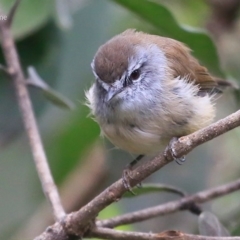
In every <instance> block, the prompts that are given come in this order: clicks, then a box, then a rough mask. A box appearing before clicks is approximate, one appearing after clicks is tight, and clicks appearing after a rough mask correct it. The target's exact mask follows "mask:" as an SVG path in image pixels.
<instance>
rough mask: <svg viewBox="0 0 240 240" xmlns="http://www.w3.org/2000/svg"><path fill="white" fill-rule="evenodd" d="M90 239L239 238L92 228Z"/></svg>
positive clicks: (217, 239)
mask: <svg viewBox="0 0 240 240" xmlns="http://www.w3.org/2000/svg"><path fill="white" fill-rule="evenodd" d="M90 236H91V237H99V238H100V237H101V238H104V239H110V240H173V239H174V240H240V237H213V236H199V235H193V234H186V233H183V232H180V231H166V232H163V233H158V234H156V233H155V234H154V233H142V232H137V233H136V232H129V231H120V230H113V229H108V228H93V229H92V232H91V233H90Z"/></svg>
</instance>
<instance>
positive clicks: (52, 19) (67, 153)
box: [0, 0, 240, 239]
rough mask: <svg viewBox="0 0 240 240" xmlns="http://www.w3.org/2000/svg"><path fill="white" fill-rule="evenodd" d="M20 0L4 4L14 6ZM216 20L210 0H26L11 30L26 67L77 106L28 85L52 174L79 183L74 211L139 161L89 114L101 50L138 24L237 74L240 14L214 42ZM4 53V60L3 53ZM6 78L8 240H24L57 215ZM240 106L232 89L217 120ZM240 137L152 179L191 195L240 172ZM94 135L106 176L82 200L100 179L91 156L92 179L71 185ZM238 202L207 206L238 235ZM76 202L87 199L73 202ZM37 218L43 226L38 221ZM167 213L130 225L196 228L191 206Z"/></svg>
mask: <svg viewBox="0 0 240 240" xmlns="http://www.w3.org/2000/svg"><path fill="white" fill-rule="evenodd" d="M13 2H14V1H12V0H11V1H10V0H1V1H0V3H1V5H2V7H3V8H4V9H5V11H6V12H7V10H8V9H9V8H10V6H11V5H12V3H13ZM169 2H171V4H170V3H169ZM210 17H211V9H210V7H209V5H208V4H207V2H206V1H192V0H178V1H176V0H171V1H166V0H158V1H146V0H141V1H140V0H131V1H129V0H112V1H111V0H98V1H96V0H88V1H83V0H71V1H64V0H56V1H53V0H41V1H40V0H22V3H21V5H20V7H19V11H18V12H17V15H16V19H15V21H14V26H13V33H14V36H15V37H16V41H17V47H18V50H19V55H20V58H21V61H22V64H23V68H24V70H25V72H27V67H28V66H30V65H32V66H34V67H35V68H36V70H37V71H38V73H39V75H40V76H41V77H42V78H43V79H44V80H45V81H46V83H48V84H49V85H50V86H51V87H52V88H53V89H55V90H57V91H58V92H60V93H62V94H63V95H64V96H66V97H67V98H68V99H70V100H71V101H72V102H73V103H74V104H75V109H74V110H72V111H67V110H65V109H61V108H58V107H56V106H54V105H53V104H52V103H50V102H49V101H48V100H46V98H44V95H43V94H42V92H41V90H39V89H35V88H31V87H30V88H29V90H30V92H31V97H32V100H33V103H34V109H35V112H36V115H37V118H38V123H39V127H40V131H41V134H42V138H43V142H44V145H45V148H46V152H47V156H48V158H49V162H50V166H51V169H52V171H53V175H54V178H55V180H56V182H57V183H58V184H59V187H60V189H65V188H64V187H66V186H74V187H72V188H73V189H70V190H72V191H70V193H69V194H67V196H66V200H65V201H64V202H66V205H69V206H70V207H69V210H74V209H78V208H79V207H80V205H81V204H83V203H84V201H87V199H89V198H91V197H92V196H94V195H96V194H97V193H98V192H99V191H101V190H102V189H104V187H106V186H107V185H108V184H109V183H111V182H113V181H114V180H116V179H118V178H119V177H120V176H121V172H122V169H123V167H124V166H125V165H126V164H127V163H128V162H129V161H130V160H131V159H132V156H130V155H128V154H126V153H124V152H122V151H120V150H116V149H113V146H112V145H111V144H110V143H108V142H107V141H104V142H101V143H100V142H99V134H100V130H99V127H98V126H97V124H96V123H95V122H94V121H93V120H92V119H91V118H89V117H87V116H88V113H89V111H88V109H87V108H86V107H85V106H84V104H83V103H84V101H85V99H84V90H86V89H87V88H88V87H89V86H90V85H91V83H92V82H93V81H94V78H93V75H92V73H91V69H90V63H91V60H92V58H93V56H94V53H95V52H96V50H97V49H98V47H99V46H100V45H101V44H103V43H104V42H105V41H106V40H108V39H109V38H110V37H112V36H114V35H115V34H117V33H120V32H121V31H123V30H125V29H127V28H137V29H138V30H142V31H146V32H150V33H155V34H161V35H163V36H168V37H173V38H175V39H178V40H180V41H182V42H184V43H186V44H187V45H188V46H189V47H191V49H192V50H193V54H194V55H195V56H196V57H197V58H198V59H199V60H200V61H201V63H202V64H204V65H206V66H207V67H208V68H209V69H210V71H211V72H212V73H213V74H215V75H217V76H219V77H223V76H226V73H227V76H229V75H230V74H231V76H233V77H234V78H235V79H239V77H240V68H239V56H240V54H239V52H240V46H239V44H237V43H238V41H239V31H240V24H239V19H238V18H237V19H236V24H235V27H234V28H232V29H231V30H229V31H228V32H223V34H222V35H221V36H220V37H218V38H215V43H214V42H213V40H212V38H213V36H212V37H210V36H209V35H208V34H206V28H205V26H206V24H207V22H208V20H209V19H210ZM193 26H194V27H195V28H193ZM197 29H201V30H197ZM210 35H211V33H210ZM215 45H216V47H217V48H216V47H215ZM217 49H218V50H217ZM229 52H230V53H231V54H229ZM218 55H220V56H221V58H220V59H219V58H218ZM0 58H1V62H4V60H3V57H2V53H1V55H0ZM219 62H220V63H221V66H222V68H221V66H220V64H219ZM222 69H223V70H222ZM0 77H1V81H0V183H1V184H0V222H1V224H0V239H11V238H12V239H13V238H14V239H18V238H16V236H17V237H19V239H21V238H22V239H26V238H30V237H32V236H35V235H37V234H38V233H39V232H41V231H42V230H43V229H44V227H45V226H47V225H48V222H49V221H51V220H46V219H49V215H48V214H47V212H48V211H47V210H46V209H48V208H47V207H46V204H44V202H45V198H44V196H43V193H42V190H41V187H40V184H39V180H38V177H37V174H36V172H35V168H34V164H33V161H32V156H31V152H30V150H29V146H28V143H27V140H26V137H25V134H24V132H23V126H22V122H21V117H20V114H19V111H18V107H17V102H16V99H15V96H14V89H13V86H12V84H11V82H10V81H9V79H8V78H6V76H4V74H3V73H1V76H0ZM238 107H239V103H238V102H237V101H236V100H235V98H234V94H233V91H232V92H231V91H230V92H227V93H226V94H225V95H224V96H223V97H222V98H221V99H219V101H218V104H217V108H218V118H220V117H223V116H225V115H227V114H229V113H231V112H233V111H234V110H236V109H237V108H238ZM239 138H240V132H239V130H238V129H236V130H234V131H233V132H231V133H227V134H225V135H224V136H222V137H219V138H218V139H217V140H214V141H212V142H211V143H208V144H206V145H204V146H201V147H199V148H198V149H197V150H195V151H194V153H192V154H190V155H189V156H188V159H187V162H186V164H185V165H184V166H182V167H179V166H178V165H176V164H175V163H172V164H169V165H168V166H167V167H165V168H164V169H163V170H161V171H159V172H158V173H156V174H154V175H153V176H151V177H150V178H149V179H148V181H149V182H155V183H166V184H172V185H174V186H176V187H179V188H182V189H184V190H185V191H186V192H188V193H193V192H196V191H198V190H201V189H203V188H208V187H211V186H216V185H219V184H221V183H223V182H226V181H230V180H232V179H234V178H237V176H238V175H239V171H240V168H239V153H238V141H239ZM96 142H97V145H98V146H100V148H101V149H102V150H103V149H107V151H102V152H100V153H98V154H99V155H97V156H95V161H98V158H103V159H106V161H105V162H104V163H103V166H102V169H103V170H102V171H103V172H104V174H103V176H104V177H101V179H100V181H99V180H98V184H97V187H96V188H95V189H94V188H93V189H92V191H91V194H89V196H87V197H86V199H84V201H83V200H82V199H77V194H75V192H77V191H78V190H79V191H82V189H83V188H84V185H86V184H88V182H90V181H91V180H90V179H89V177H93V178H94V177H95V176H94V174H93V173H94V170H95V169H94V168H95V167H96V166H95V165H96V164H95V163H94V161H92V160H91V161H90V162H91V163H92V168H90V170H88V172H87V175H88V177H86V178H81V176H79V179H78V178H77V180H74V181H75V183H76V184H75V185H71V184H70V185H67V183H69V181H70V180H69V179H72V178H71V176H73V175H74V174H75V175H78V174H76V169H77V170H79V172H80V171H81V169H85V168H84V166H85V165H86V164H87V163H86V160H87V159H89V152H91V151H93V149H94V148H95V147H96ZM219 146H220V147H219ZM226 169H227V171H226ZM83 171H84V170H83ZM79 175H80V173H79ZM174 198H176V196H174V195H173V194H169V193H159V192H157V193H152V195H150V196H139V197H138V199H137V201H136V198H130V199H122V200H121V201H120V202H119V203H117V204H114V206H112V207H110V208H108V209H107V210H106V211H104V213H102V217H106V216H113V215H116V214H117V213H120V212H127V211H133V210H137V209H141V208H143V207H148V206H152V205H155V204H159V203H161V202H165V201H167V200H170V199H174ZM238 199H239V193H235V194H232V195H229V196H228V197H225V198H223V199H219V200H217V201H214V202H212V203H211V204H206V205H204V206H203V207H204V209H206V210H211V211H212V212H213V213H214V214H215V215H217V216H218V217H219V218H220V219H221V220H222V221H223V222H224V223H225V226H226V227H227V228H228V229H229V230H230V231H232V232H233V233H235V234H237V233H238V234H239V232H238V231H237V229H238V227H240V222H239V221H238V220H237V219H239V201H238ZM81 200H82V201H81ZM67 202H69V204H68V203H67ZM70 202H81V204H80V203H79V204H75V205H72V206H71V204H70ZM226 206H227V207H226ZM42 209H45V211H41V210H42ZM42 212H44V214H42V215H41V214H40V213H42ZM32 219H35V223H36V225H34V224H33V222H31V221H30V220H32ZM36 219H38V221H39V222H38V221H36ZM162 220H163V218H157V219H154V220H149V221H146V222H144V223H141V224H136V225H134V226H132V227H133V228H136V229H137V228H141V229H142V230H146V231H149V230H151V231H156V232H160V231H162V230H166V229H169V228H170V229H180V230H182V231H187V232H194V231H195V230H196V226H197V217H196V216H193V215H191V214H190V213H188V212H180V213H177V214H173V215H170V216H167V217H164V222H163V221H162ZM29 221H30V222H31V223H32V224H33V225H30V226H32V227H30V228H29V227H26V226H29ZM40 222H41V224H40ZM36 226H38V228H37V227H36ZM29 229H30V230H29ZM23 230H24V231H23Z"/></svg>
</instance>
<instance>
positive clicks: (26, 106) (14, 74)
mask: <svg viewBox="0 0 240 240" xmlns="http://www.w3.org/2000/svg"><path fill="white" fill-rule="evenodd" d="M18 3H19V1H17V2H16V4H14V6H13V8H12V10H10V13H11V14H10V18H11V19H10V21H12V18H13V15H14V12H15V11H16V7H17V5H18ZM0 14H2V11H1V9H0ZM10 25H11V24H10V23H9V22H8V21H0V35H1V45H2V50H3V54H4V57H5V60H6V63H7V69H8V74H9V76H10V78H11V79H12V80H13V83H14V86H15V89H16V94H17V99H18V104H19V107H20V111H21V114H22V118H23V122H24V126H25V130H26V133H27V135H28V139H29V142H30V146H31V150H32V154H33V158H34V161H35V165H36V168H37V171H38V175H39V178H40V180H41V183H42V188H43V190H44V192H45V195H46V197H47V198H48V199H49V201H50V203H51V205H52V208H53V212H54V216H55V219H56V220H60V219H61V218H62V217H63V216H64V215H65V212H64V209H63V207H62V204H61V201H60V197H59V194H58V191H57V188H56V186H55V183H54V181H53V178H52V174H51V172H50V169H49V166H48V163H47V158H46V154H45V152H44V149H43V144H42V141H41V137H40V134H39V131H38V127H37V122H36V119H35V116H34V112H33V108H32V104H31V100H30V97H29V93H28V91H27V87H26V84H25V81H26V80H25V77H24V74H23V70H22V67H21V64H20V61H19V57H18V53H17V50H16V46H15V43H14V40H13V37H12V34H11V31H10Z"/></svg>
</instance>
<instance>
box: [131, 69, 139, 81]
mask: <svg viewBox="0 0 240 240" xmlns="http://www.w3.org/2000/svg"><path fill="white" fill-rule="evenodd" d="M140 73H141V72H140V69H136V70H134V71H133V72H132V73H131V75H130V79H131V80H133V81H134V80H137V79H138V78H139V77H140Z"/></svg>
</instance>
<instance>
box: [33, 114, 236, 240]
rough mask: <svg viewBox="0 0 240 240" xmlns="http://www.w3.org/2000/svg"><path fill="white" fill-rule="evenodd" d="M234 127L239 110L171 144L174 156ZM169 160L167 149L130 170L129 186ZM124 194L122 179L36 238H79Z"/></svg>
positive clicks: (185, 152) (135, 183) (169, 153)
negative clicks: (101, 212)
mask: <svg viewBox="0 0 240 240" xmlns="http://www.w3.org/2000/svg"><path fill="white" fill-rule="evenodd" d="M238 126H240V110H239V111H237V112H235V113H233V114H231V115H229V116H228V117H226V118H224V119H221V120H219V121H217V122H216V123H213V124H211V125H210V126H208V127H206V128H204V129H201V130H199V131H197V132H195V133H192V134H190V135H188V136H185V137H181V138H180V139H179V140H178V141H177V142H175V143H174V146H173V149H174V154H175V156H177V157H181V156H183V155H185V154H187V153H189V152H190V151H191V150H193V149H194V148H195V147H197V146H198V145H200V144H202V143H204V142H207V141H209V140H211V139H213V138H215V137H217V136H219V135H221V134H223V133H225V132H227V131H230V130H231V129H233V128H236V127H238ZM172 160H173V156H172V154H171V150H169V149H168V148H167V149H166V153H165V154H164V153H162V154H159V155H158V156H157V157H155V158H153V159H152V160H151V161H148V162H146V163H144V164H142V165H141V166H139V167H137V168H136V169H135V170H133V171H132V173H131V177H132V179H130V184H131V186H136V185H137V184H138V183H140V182H141V181H142V180H144V179H145V178H146V177H148V176H149V175H151V174H152V173H154V172H155V171H157V170H159V169H160V168H162V167H163V166H165V165H166V164H167V163H169V162H171V161H172ZM126 191H127V189H125V187H124V185H123V182H122V180H121V179H120V180H118V181H117V182H115V183H114V184H112V185H111V186H110V187H108V188H107V189H106V190H104V191H103V192H102V193H101V194H99V195H98V196H97V197H95V198H94V199H93V200H92V201H91V202H89V203H88V204H87V205H85V206H84V207H83V208H81V209H80V210H79V211H77V212H74V213H71V214H68V215H67V216H66V218H65V219H64V221H62V222H57V223H55V224H54V225H53V226H51V227H49V228H48V230H49V229H51V231H45V232H44V233H43V234H42V235H40V236H39V237H38V238H36V239H37V240H52V239H58V240H66V239H67V238H66V236H67V234H66V233H69V234H73V235H77V236H83V235H84V233H85V232H86V231H87V230H89V229H91V226H92V222H93V221H94V219H95V218H96V216H97V215H98V213H99V212H100V211H102V210H103V209H104V208H105V207H107V206H108V205H110V204H111V203H113V202H115V201H117V200H119V199H120V198H121V196H122V195H123V194H124V193H125V192H126Z"/></svg>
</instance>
